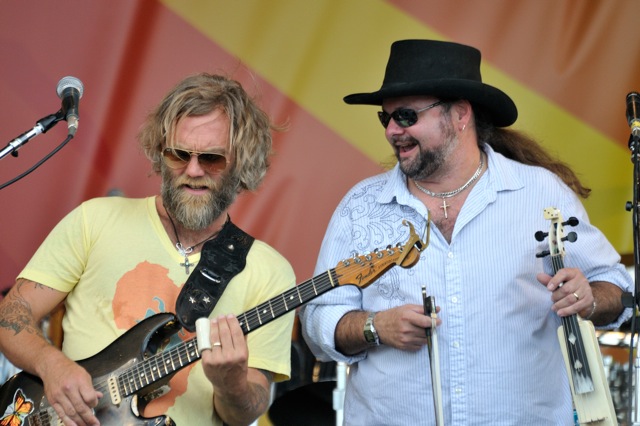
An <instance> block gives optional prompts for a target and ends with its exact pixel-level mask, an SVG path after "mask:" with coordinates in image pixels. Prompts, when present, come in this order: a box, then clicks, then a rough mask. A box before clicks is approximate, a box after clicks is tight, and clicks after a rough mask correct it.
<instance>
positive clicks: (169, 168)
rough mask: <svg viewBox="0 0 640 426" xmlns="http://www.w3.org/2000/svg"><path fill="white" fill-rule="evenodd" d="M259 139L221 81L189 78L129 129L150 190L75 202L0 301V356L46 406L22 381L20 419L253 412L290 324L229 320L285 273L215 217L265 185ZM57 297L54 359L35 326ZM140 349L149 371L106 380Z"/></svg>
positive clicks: (235, 416) (279, 363) (279, 374)
mask: <svg viewBox="0 0 640 426" xmlns="http://www.w3.org/2000/svg"><path fill="white" fill-rule="evenodd" d="M271 130H273V126H272V124H271V123H270V120H269V118H268V117H267V115H266V114H265V113H264V112H263V111H262V110H261V109H260V108H259V107H258V106H257V105H256V104H255V103H254V101H253V100H252V99H251V98H250V97H249V96H248V95H247V93H246V92H245V91H244V89H243V88H242V87H241V85H240V84H239V83H238V82H236V81H234V80H231V79H228V78H226V77H222V76H219V75H211V74H198V75H195V76H190V77H187V78H186V79H184V80H183V81H181V82H180V83H179V84H178V85H177V86H176V87H175V88H174V89H173V90H171V91H170V92H169V93H168V94H167V95H166V97H165V98H164V99H163V100H162V102H161V103H160V105H159V106H158V107H157V108H156V109H155V110H154V111H153V112H152V113H151V114H150V115H149V117H148V118H147V120H146V122H145V124H144V125H143V127H142V129H141V132H140V134H139V141H140V143H141V146H142V149H143V151H144V152H145V154H146V155H147V157H148V158H149V159H150V161H151V163H152V167H153V170H154V171H155V172H156V173H158V174H160V176H161V177H162V188H161V195H160V196H153V197H148V198H144V199H127V198H122V197H107V198H98V199H92V200H89V201H86V202H84V203H83V204H81V205H80V206H79V207H77V208H76V209H74V210H73V211H72V212H71V213H70V214H69V215H67V216H66V217H65V218H64V219H63V220H62V221H61V222H60V223H59V224H58V225H57V226H56V227H55V229H54V230H53V231H52V232H51V234H50V235H49V236H48V237H47V238H46V240H45V241H44V243H43V244H42V246H41V247H40V248H39V249H38V250H37V252H36V253H35V255H34V256H33V258H32V259H31V260H30V261H29V263H28V264H27V265H26V267H25V268H24V270H23V271H22V272H21V273H20V274H19V276H18V278H17V281H16V284H15V285H14V286H13V288H12V289H11V291H10V292H9V294H8V296H7V297H6V298H5V299H4V300H3V301H2V302H1V303H0V318H2V321H0V351H1V352H2V353H4V354H5V355H6V356H7V358H8V359H9V360H10V361H11V362H12V363H14V364H15V365H16V366H18V367H19V368H21V369H23V370H25V373H27V374H30V375H32V376H33V378H34V381H35V382H38V381H41V383H42V384H43V389H44V396H46V400H44V399H43V401H44V402H45V405H46V406H48V407H47V408H46V409H42V404H39V402H40V401H38V400H37V398H36V396H31V394H29V390H28V389H26V388H25V387H23V386H19V387H18V388H17V390H16V391H15V395H20V397H21V400H22V401H23V407H29V408H30V411H29V410H27V411H29V412H28V413H21V414H22V415H24V414H26V415H27V416H31V415H33V416H36V415H37V416H38V419H39V420H40V421H42V419H43V416H44V417H45V420H47V421H45V423H46V424H54V423H55V424H58V422H63V423H64V424H65V425H97V424H114V425H115V424H131V421H132V420H133V417H134V416H139V417H146V418H153V417H155V418H156V419H157V420H158V421H160V422H165V423H162V424H173V423H172V421H171V420H170V419H173V420H175V422H176V423H177V424H179V425H222V424H223V423H224V424H249V423H251V422H253V421H254V420H255V419H256V418H257V417H259V416H260V415H261V414H262V413H264V412H265V411H266V409H267V408H268V404H269V400H270V389H271V383H272V382H273V381H280V380H285V379H287V378H288V375H289V374H290V347H291V345H290V340H291V331H292V327H293V314H292V315H287V316H286V317H284V318H281V319H279V320H278V321H273V322H271V323H269V324H267V325H266V326H265V327H263V328H260V329H259V330H256V331H255V332H253V331H254V330H253V328H249V326H248V325H247V324H246V323H247V317H246V316H245V317H244V318H242V317H241V316H239V317H236V315H235V314H240V313H242V312H247V311H248V310H249V309H251V308H253V307H255V306H257V305H259V304H260V303H263V302H265V301H266V300H268V299H270V298H271V297H275V296H277V295H279V294H281V293H283V292H285V291H286V290H287V289H289V288H291V287H292V286H293V285H295V276H294V274H293V270H292V268H291V266H290V264H289V263H288V262H287V261H286V260H285V259H284V258H283V257H282V256H281V255H280V254H278V253H277V252H276V251H275V250H274V249H273V248H271V247H270V246H268V245H267V244H265V243H264V242H261V241H258V240H255V239H254V238H253V237H251V236H249V235H248V234H246V233H244V232H243V231H242V230H240V229H239V228H237V227H236V226H235V225H234V224H233V223H232V222H231V220H230V217H229V214H228V211H229V208H230V206H231V205H232V203H233V202H234V200H235V199H236V196H237V195H238V194H239V193H240V192H242V191H244V190H250V191H252V190H255V189H256V188H257V187H258V185H259V184H260V183H261V181H262V179H263V178H264V176H265V173H266V170H267V167H268V165H269V161H268V160H269V156H270V154H271V145H272V143H271ZM60 303H64V304H65V307H66V309H65V316H64V319H63V322H62V324H63V331H64V343H63V346H62V348H61V350H60V349H58V348H57V347H55V346H53V345H51V344H50V343H49V342H47V340H46V339H45V337H44V336H43V334H42V332H41V330H40V327H39V326H38V324H39V323H40V321H41V320H42V319H43V318H44V317H45V316H46V315H47V314H48V313H50V312H51V311H52V310H53V309H54V308H55V307H56V306H57V305H58V304H60ZM173 312H175V313H176V315H173V314H170V313H173ZM162 313H164V314H162ZM156 314H159V315H156ZM198 317H209V318H210V321H209V330H210V331H209V333H208V336H207V337H208V338H209V340H210V342H213V343H211V344H210V345H209V346H210V347H206V346H205V347H199V348H194V347H193V344H192V343H190V342H192V341H193V340H197V339H193V337H194V334H193V331H194V330H195V327H194V323H195V319H197V318H198ZM155 318H160V319H155ZM260 325H261V324H260ZM132 328H133V330H130V329H132ZM255 328H257V327H255ZM128 330H130V331H129V332H128ZM134 330H135V331H134ZM249 331H251V334H249ZM245 335H246V337H245ZM198 337H200V336H198ZM116 339H117V340H116ZM138 340H139V341H138ZM114 341H115V342H114ZM132 347H133V349H131V348H132ZM176 348H177V349H176ZM183 349H184V350H183ZM132 351H133V352H132ZM96 354H97V355H96ZM153 354H155V355H156V357H155V358H150V360H152V361H153V363H151V364H150V365H145V366H144V367H140V368H138V367H136V368H138V370H133V369H132V370H133V371H134V372H135V373H131V374H130V376H127V375H125V374H119V373H120V372H121V371H122V370H123V369H125V364H127V366H126V368H129V367H130V366H129V364H130V363H129V359H128V358H127V357H129V356H130V357H131V358H132V359H133V360H132V362H133V363H134V364H135V363H139V364H144V362H141V359H140V358H143V357H145V358H146V357H149V356H151V355H153ZM158 354H159V357H158ZM199 358H201V362H195V361H198V360H199ZM77 360H83V361H85V362H83V361H80V362H76V361H77ZM87 360H89V361H88V362H86V361H87ZM111 370H114V371H111ZM112 373H113V374H112ZM127 374H129V373H127ZM114 375H115V376H119V375H120V376H125V377H124V378H123V377H118V380H117V381H115V380H114V379H113V378H112V377H113V376H114ZM103 377H104V378H105V380H102V378H103ZM112 382H114V383H115V385H113V386H112ZM19 383H22V382H19ZM105 383H106V384H108V385H109V386H106V385H105ZM132 395H133V396H132ZM13 396H14V395H13V394H12V395H11V398H13ZM127 398H130V399H131V404H129V405H127V404H125V403H122V402H119V401H120V400H123V401H124V402H127ZM1 401H2V400H1V399H0V403H1ZM29 404H32V405H29ZM130 405H133V406H132V407H130ZM8 408H9V407H4V406H3V407H1V409H3V410H4V409H8ZM5 411H6V410H5ZM165 415H168V416H169V418H166V417H164V416H165ZM38 424H40V423H38ZM43 424H44V423H43ZM149 424H151V423H149ZM153 424H156V423H153Z"/></svg>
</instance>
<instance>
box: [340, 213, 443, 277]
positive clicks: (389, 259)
mask: <svg viewBox="0 0 640 426" xmlns="http://www.w3.org/2000/svg"><path fill="white" fill-rule="evenodd" d="M402 224H403V225H405V226H408V227H409V239H408V240H407V242H406V243H404V244H400V243H398V244H396V245H395V246H391V245H389V246H387V247H386V248H383V249H376V250H374V251H372V252H371V253H368V254H365V255H360V256H354V257H352V258H349V259H344V260H341V261H340V262H339V263H338V265H337V266H336V267H335V271H336V275H337V278H338V283H337V284H340V285H345V284H353V285H357V286H358V287H362V288H364V287H366V286H368V285H369V284H371V283H372V282H374V281H375V280H376V279H378V278H379V277H380V276H381V275H382V274H384V273H385V272H386V271H387V270H389V269H391V268H392V267H393V266H396V265H399V266H401V267H403V268H411V267H412V266H414V265H415V264H416V263H418V260H419V259H420V252H422V251H423V250H424V249H425V248H427V246H428V245H429V236H430V220H429V219H427V227H426V231H425V234H426V238H425V241H421V240H420V236H419V235H418V234H417V233H416V231H415V228H414V227H413V224H412V223H411V222H409V221H406V220H403V221H402Z"/></svg>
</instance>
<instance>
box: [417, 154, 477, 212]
mask: <svg viewBox="0 0 640 426" xmlns="http://www.w3.org/2000/svg"><path fill="white" fill-rule="evenodd" d="M483 166H484V157H483V156H482V153H480V164H479V165H478V169H477V170H476V172H475V173H474V174H473V176H471V178H470V179H469V180H468V181H467V182H465V184H464V185H462V186H461V187H460V188H458V189H454V190H453V191H447V192H431V191H429V190H428V189H427V188H425V187H423V186H421V185H420V184H419V183H418V182H417V181H416V180H414V181H413V183H414V184H415V185H416V188H418V189H419V190H420V191H422V192H424V193H425V194H427V195H429V196H431V197H434V198H442V205H441V206H440V208H441V209H442V210H444V218H445V219H448V218H449V216H448V215H447V208H448V207H450V206H451V205H450V204H447V198H451V197H453V196H454V195H458V194H459V193H461V192H462V191H464V190H465V189H467V188H468V187H469V185H471V184H472V183H473V182H475V181H476V179H478V177H480V174H481V173H482V167H483Z"/></svg>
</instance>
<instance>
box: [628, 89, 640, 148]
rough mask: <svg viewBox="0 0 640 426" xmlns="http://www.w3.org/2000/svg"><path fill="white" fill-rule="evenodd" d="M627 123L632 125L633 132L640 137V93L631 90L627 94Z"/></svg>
mask: <svg viewBox="0 0 640 426" xmlns="http://www.w3.org/2000/svg"><path fill="white" fill-rule="evenodd" d="M627 123H628V124H629V127H631V134H632V135H633V136H634V137H636V138H638V137H640V94H638V92H631V93H629V94H628V95H627Z"/></svg>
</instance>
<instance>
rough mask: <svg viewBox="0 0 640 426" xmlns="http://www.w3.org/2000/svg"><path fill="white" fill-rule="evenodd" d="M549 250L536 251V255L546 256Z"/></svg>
mask: <svg viewBox="0 0 640 426" xmlns="http://www.w3.org/2000/svg"><path fill="white" fill-rule="evenodd" d="M550 254H551V252H550V251H549V250H545V251H541V252H540V253H536V257H546V256H549V255H550Z"/></svg>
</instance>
